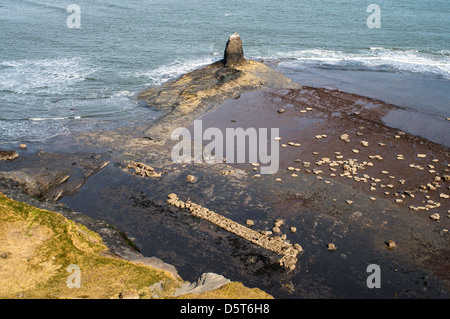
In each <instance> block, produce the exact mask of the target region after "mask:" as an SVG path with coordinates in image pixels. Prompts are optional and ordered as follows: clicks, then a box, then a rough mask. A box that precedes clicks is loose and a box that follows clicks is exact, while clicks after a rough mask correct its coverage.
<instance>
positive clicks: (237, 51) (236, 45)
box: [223, 33, 245, 67]
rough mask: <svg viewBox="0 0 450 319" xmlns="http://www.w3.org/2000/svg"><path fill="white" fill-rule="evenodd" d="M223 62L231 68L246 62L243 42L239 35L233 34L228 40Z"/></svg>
mask: <svg viewBox="0 0 450 319" xmlns="http://www.w3.org/2000/svg"><path fill="white" fill-rule="evenodd" d="M223 60H224V63H225V65H226V66H230V67H233V66H235V65H237V64H239V63H243V62H245V58H244V49H243V48H242V40H241V37H240V36H239V34H237V33H235V34H232V35H230V37H229V38H228V42H227V45H226V47H225V53H224V56H223Z"/></svg>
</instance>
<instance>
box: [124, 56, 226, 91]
mask: <svg viewBox="0 0 450 319" xmlns="http://www.w3.org/2000/svg"><path fill="white" fill-rule="evenodd" d="M217 60H219V59H218V58H217V57H212V56H207V57H202V58H197V59H192V60H175V61H173V62H172V63H170V64H167V65H161V66H159V67H157V68H156V69H152V70H149V71H144V72H133V73H132V76H133V77H144V78H146V79H147V80H149V81H150V82H149V83H148V84H149V85H161V84H163V83H164V82H167V81H168V80H170V79H173V78H177V77H179V76H181V75H183V74H185V73H188V72H190V71H193V70H195V69H198V68H200V67H202V66H205V65H207V64H210V63H213V62H214V61H217ZM128 75H129V74H126V76H128Z"/></svg>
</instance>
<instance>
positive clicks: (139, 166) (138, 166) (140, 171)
mask: <svg viewBox="0 0 450 319" xmlns="http://www.w3.org/2000/svg"><path fill="white" fill-rule="evenodd" d="M127 168H132V169H134V171H135V174H136V175H139V176H143V177H145V176H148V177H161V173H157V172H155V169H154V168H153V167H151V166H148V165H145V164H143V163H139V162H135V161H131V162H130V164H128V166H127Z"/></svg>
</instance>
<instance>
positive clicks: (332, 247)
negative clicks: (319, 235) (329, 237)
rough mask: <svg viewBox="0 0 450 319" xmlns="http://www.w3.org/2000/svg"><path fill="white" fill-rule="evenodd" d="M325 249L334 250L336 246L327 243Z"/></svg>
mask: <svg viewBox="0 0 450 319" xmlns="http://www.w3.org/2000/svg"><path fill="white" fill-rule="evenodd" d="M327 249H328V250H329V251H333V250H336V249H337V247H336V245H335V244H333V243H329V244H328V245H327Z"/></svg>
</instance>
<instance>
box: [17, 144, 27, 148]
mask: <svg viewBox="0 0 450 319" xmlns="http://www.w3.org/2000/svg"><path fill="white" fill-rule="evenodd" d="M19 147H20V148H21V149H26V148H27V144H20V145H19Z"/></svg>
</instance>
